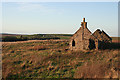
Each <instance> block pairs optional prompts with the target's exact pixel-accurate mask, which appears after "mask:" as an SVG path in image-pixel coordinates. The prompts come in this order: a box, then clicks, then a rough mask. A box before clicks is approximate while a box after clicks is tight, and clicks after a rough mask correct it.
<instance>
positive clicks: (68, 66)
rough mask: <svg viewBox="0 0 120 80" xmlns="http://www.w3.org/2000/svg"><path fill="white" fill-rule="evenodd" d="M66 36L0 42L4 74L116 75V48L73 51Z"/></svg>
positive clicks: (10, 75) (76, 76)
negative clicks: (0, 43)
mask: <svg viewBox="0 0 120 80" xmlns="http://www.w3.org/2000/svg"><path fill="white" fill-rule="evenodd" d="M68 47H69V44H68V40H32V41H20V42H2V77H3V78H118V71H120V66H118V64H119V62H118V53H120V52H118V49H111V50H110V49H107V50H99V51H95V50H91V51H89V50H88V51H78V52H72V51H69V50H68Z"/></svg>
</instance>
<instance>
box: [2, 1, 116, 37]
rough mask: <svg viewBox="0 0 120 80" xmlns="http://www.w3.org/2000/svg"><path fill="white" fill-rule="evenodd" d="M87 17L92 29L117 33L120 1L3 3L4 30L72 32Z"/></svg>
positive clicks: (7, 31)
mask: <svg viewBox="0 0 120 80" xmlns="http://www.w3.org/2000/svg"><path fill="white" fill-rule="evenodd" d="M84 17H85V18H86V22H88V23H87V24H88V28H89V29H90V30H91V32H94V31H95V30H96V29H98V28H99V29H101V30H104V31H105V32H106V33H108V34H109V35H110V36H117V35H118V3H117V2H24V3H23V2H4V3H3V4H2V21H3V22H2V23H3V25H2V26H3V28H2V29H3V30H2V32H3V33H23V34H32V33H40V34H44V33H47V34H48V33H50V34H51V33H55V34H56V33H57V34H69V33H70V34H73V33H75V32H76V31H77V30H78V29H79V28H80V24H81V21H82V18H84Z"/></svg>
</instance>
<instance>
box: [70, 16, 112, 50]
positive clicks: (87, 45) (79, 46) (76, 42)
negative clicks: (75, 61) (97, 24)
mask: <svg viewBox="0 0 120 80" xmlns="http://www.w3.org/2000/svg"><path fill="white" fill-rule="evenodd" d="M111 41H112V39H111V38H110V37H109V36H108V35H107V34H106V33H105V32H104V31H103V30H102V31H100V30H99V29H97V30H96V31H95V32H94V33H93V34H92V33H91V31H90V30H89V29H88V28H87V22H85V18H83V22H81V27H80V28H79V29H78V30H77V32H75V34H73V36H72V37H71V39H70V42H69V45H70V46H69V48H70V50H74V51H78V50H89V49H99V45H100V42H111Z"/></svg>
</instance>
